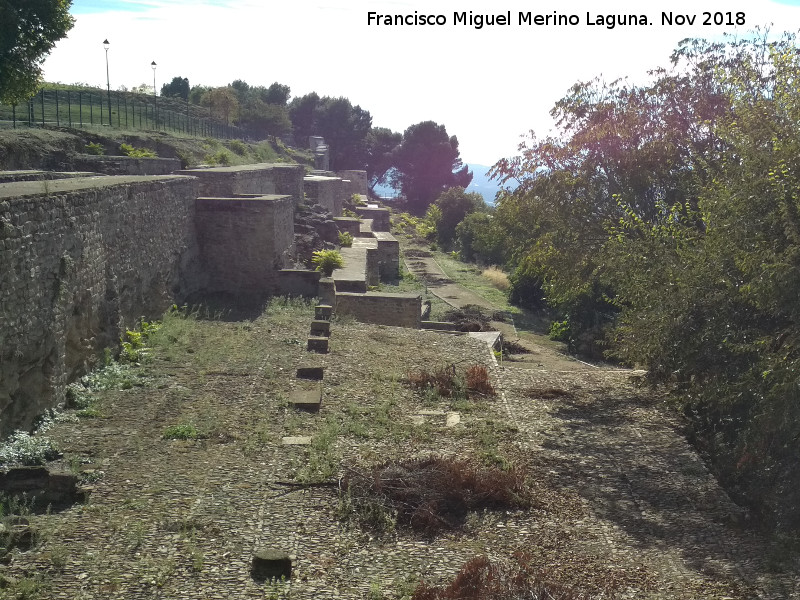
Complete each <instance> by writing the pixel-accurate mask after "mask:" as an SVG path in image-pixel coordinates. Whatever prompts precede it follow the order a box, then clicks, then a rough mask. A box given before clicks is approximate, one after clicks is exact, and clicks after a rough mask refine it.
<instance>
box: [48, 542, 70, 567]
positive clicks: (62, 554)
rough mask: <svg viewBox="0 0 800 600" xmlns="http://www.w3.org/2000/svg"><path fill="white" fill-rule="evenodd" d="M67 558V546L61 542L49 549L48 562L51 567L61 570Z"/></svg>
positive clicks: (65, 564)
mask: <svg viewBox="0 0 800 600" xmlns="http://www.w3.org/2000/svg"><path fill="white" fill-rule="evenodd" d="M68 560H69V548H68V547H67V546H64V545H63V544H58V545H56V546H53V547H52V548H51V549H50V563H51V564H52V565H53V568H54V569H56V570H58V571H63V570H64V567H66V566H67V561H68Z"/></svg>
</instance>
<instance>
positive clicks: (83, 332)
mask: <svg viewBox="0 0 800 600" xmlns="http://www.w3.org/2000/svg"><path fill="white" fill-rule="evenodd" d="M196 196H197V182H196V180H194V179H192V178H188V177H176V176H163V177H123V176H110V177H92V178H75V179H61V180H55V181H46V182H44V181H37V182H25V183H9V184H2V185H0V414H2V416H3V417H2V420H1V421H0V433H2V434H6V433H9V432H10V431H11V430H12V429H14V428H19V427H29V426H30V425H31V423H32V420H33V419H34V418H35V416H36V415H38V414H40V413H41V412H42V411H43V410H44V409H46V408H48V407H50V406H53V405H54V404H55V403H58V402H60V401H62V400H63V398H64V392H65V387H66V384H67V382H68V381H70V380H72V379H74V378H75V377H77V376H79V375H80V374H82V373H83V372H85V371H86V370H87V368H88V367H89V366H90V364H92V363H93V362H94V360H96V357H98V356H102V351H103V349H104V348H106V347H114V346H116V345H117V343H118V341H119V338H120V334H121V333H122V332H124V328H125V327H126V326H127V327H130V326H133V325H134V324H135V322H136V321H137V320H138V319H139V318H140V317H142V316H144V317H145V318H157V317H158V316H160V315H161V314H163V312H164V310H166V309H167V308H168V307H169V306H170V304H171V303H172V302H174V301H175V300H176V299H177V300H178V301H180V299H181V298H183V297H185V296H186V295H188V294H190V293H192V292H193V291H196V289H198V288H199V287H200V286H202V284H203V277H202V274H201V272H200V265H199V260H198V257H199V254H198V248H197V245H196V238H195V230H194V212H195V207H194V202H195V198H196Z"/></svg>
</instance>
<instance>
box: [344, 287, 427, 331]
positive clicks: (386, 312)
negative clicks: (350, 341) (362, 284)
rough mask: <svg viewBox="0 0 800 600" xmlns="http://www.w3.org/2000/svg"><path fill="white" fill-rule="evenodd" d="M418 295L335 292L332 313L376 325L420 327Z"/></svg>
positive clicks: (420, 303) (420, 299) (419, 297)
mask: <svg viewBox="0 0 800 600" xmlns="http://www.w3.org/2000/svg"><path fill="white" fill-rule="evenodd" d="M421 306H422V296H420V295H419V294H383V293H379V292H367V293H365V294H353V293H348V292H336V314H337V315H340V316H342V315H351V316H352V317H353V318H355V319H356V321H360V322H362V323H374V324H377V325H395V326H397V327H411V328H414V329H419V328H420V323H421V321H422V319H421V316H420V315H421Z"/></svg>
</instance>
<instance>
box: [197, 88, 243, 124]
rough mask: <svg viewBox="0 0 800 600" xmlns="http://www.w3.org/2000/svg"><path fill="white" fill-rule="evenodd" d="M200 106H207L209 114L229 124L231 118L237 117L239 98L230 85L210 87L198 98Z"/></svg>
mask: <svg viewBox="0 0 800 600" xmlns="http://www.w3.org/2000/svg"><path fill="white" fill-rule="evenodd" d="M200 104H201V105H202V106H208V107H209V108H210V109H211V114H212V115H214V116H215V117H216V118H217V119H220V120H221V121H223V120H224V121H225V123H226V124H230V122H231V120H236V119H238V114H239V99H238V98H237V96H236V91H235V89H234V88H232V87H217V88H211V89H210V90H208V91H207V92H206V93H205V94H203V97H202V98H201V99H200Z"/></svg>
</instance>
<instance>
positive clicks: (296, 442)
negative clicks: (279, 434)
mask: <svg viewBox="0 0 800 600" xmlns="http://www.w3.org/2000/svg"><path fill="white" fill-rule="evenodd" d="M281 443H282V444H283V445H284V446H310V445H311V436H310V435H290V436H287V437H283V438H281Z"/></svg>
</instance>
